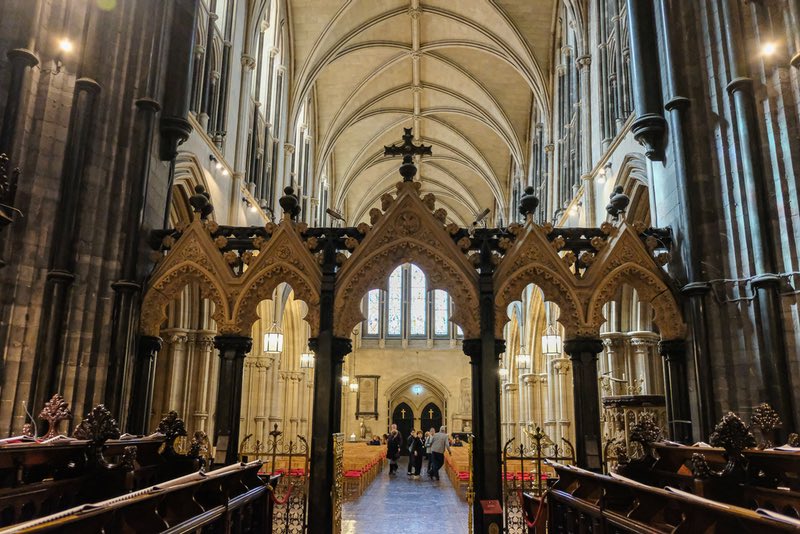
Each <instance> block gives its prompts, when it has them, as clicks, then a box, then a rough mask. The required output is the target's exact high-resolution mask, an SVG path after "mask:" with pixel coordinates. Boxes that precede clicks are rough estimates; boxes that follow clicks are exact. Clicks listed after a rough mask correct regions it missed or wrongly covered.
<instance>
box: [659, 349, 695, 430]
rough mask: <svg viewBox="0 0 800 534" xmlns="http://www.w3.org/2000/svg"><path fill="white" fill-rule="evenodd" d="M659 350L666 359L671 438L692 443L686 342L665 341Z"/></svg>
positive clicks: (667, 402)
mask: <svg viewBox="0 0 800 534" xmlns="http://www.w3.org/2000/svg"><path fill="white" fill-rule="evenodd" d="M658 350H659V352H660V353H661V355H662V356H663V357H664V363H665V365H664V367H665V368H664V383H665V388H664V389H665V390H666V395H665V396H666V404H667V424H668V426H669V432H670V438H671V439H672V440H673V441H677V442H679V443H691V442H692V421H691V414H690V412H689V386H688V385H687V383H686V341H684V340H683V339H671V340H663V341H661V342H660V343H659V344H658Z"/></svg>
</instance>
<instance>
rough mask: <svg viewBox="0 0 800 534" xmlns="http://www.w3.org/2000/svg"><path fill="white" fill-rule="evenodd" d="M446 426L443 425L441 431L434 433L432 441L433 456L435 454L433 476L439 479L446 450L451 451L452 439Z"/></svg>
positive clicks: (434, 478)
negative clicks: (449, 437)
mask: <svg viewBox="0 0 800 534" xmlns="http://www.w3.org/2000/svg"><path fill="white" fill-rule="evenodd" d="M446 430H447V429H446V427H445V426H444V425H442V427H441V428H440V429H439V432H437V433H436V434H434V435H433V440H432V441H431V456H433V468H432V469H431V478H432V479H433V480H439V469H441V468H442V466H443V465H444V451H445V449H447V452H450V440H449V439H448V437H447V431H446Z"/></svg>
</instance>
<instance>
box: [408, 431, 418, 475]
mask: <svg viewBox="0 0 800 534" xmlns="http://www.w3.org/2000/svg"><path fill="white" fill-rule="evenodd" d="M416 437H417V433H416V432H415V431H414V429H413V428H412V429H411V433H410V434H409V435H408V440H407V441H406V450H407V451H408V472H407V473H406V474H407V475H408V476H411V473H412V471H413V469H414V459H413V458H412V457H411V447H412V445H414V438H416Z"/></svg>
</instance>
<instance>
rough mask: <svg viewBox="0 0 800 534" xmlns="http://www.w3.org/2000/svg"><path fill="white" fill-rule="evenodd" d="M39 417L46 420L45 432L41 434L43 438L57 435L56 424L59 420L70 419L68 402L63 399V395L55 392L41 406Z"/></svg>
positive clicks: (70, 413)
mask: <svg viewBox="0 0 800 534" xmlns="http://www.w3.org/2000/svg"><path fill="white" fill-rule="evenodd" d="M39 419H43V420H44V421H47V427H48V428H47V434H45V435H44V436H43V439H50V438H54V437H56V436H57V435H58V424H59V423H60V422H61V421H64V420H71V419H72V412H71V411H70V409H69V403H68V402H67V401H65V400H64V397H62V396H61V395H60V394H58V393H56V394H55V395H53V397H52V398H51V399H50V400H49V401H47V403H46V404H45V405H44V408H42V411H41V413H39Z"/></svg>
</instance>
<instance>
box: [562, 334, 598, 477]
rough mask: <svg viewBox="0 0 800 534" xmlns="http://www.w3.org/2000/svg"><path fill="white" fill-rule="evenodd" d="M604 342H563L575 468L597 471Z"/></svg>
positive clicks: (583, 340) (574, 340) (571, 340)
mask: <svg viewBox="0 0 800 534" xmlns="http://www.w3.org/2000/svg"><path fill="white" fill-rule="evenodd" d="M602 350H603V342H602V341H601V340H600V339H597V338H575V339H568V340H567V341H565V342H564V352H565V353H567V354H568V355H569V358H570V360H571V361H572V398H573V407H574V410H575V440H576V442H575V454H576V461H577V464H578V467H582V468H584V469H589V470H590V471H600V469H601V466H602V462H601V460H602V447H601V443H600V438H601V434H600V392H599V389H598V380H597V355H598V354H599V353H600V352H602Z"/></svg>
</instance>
